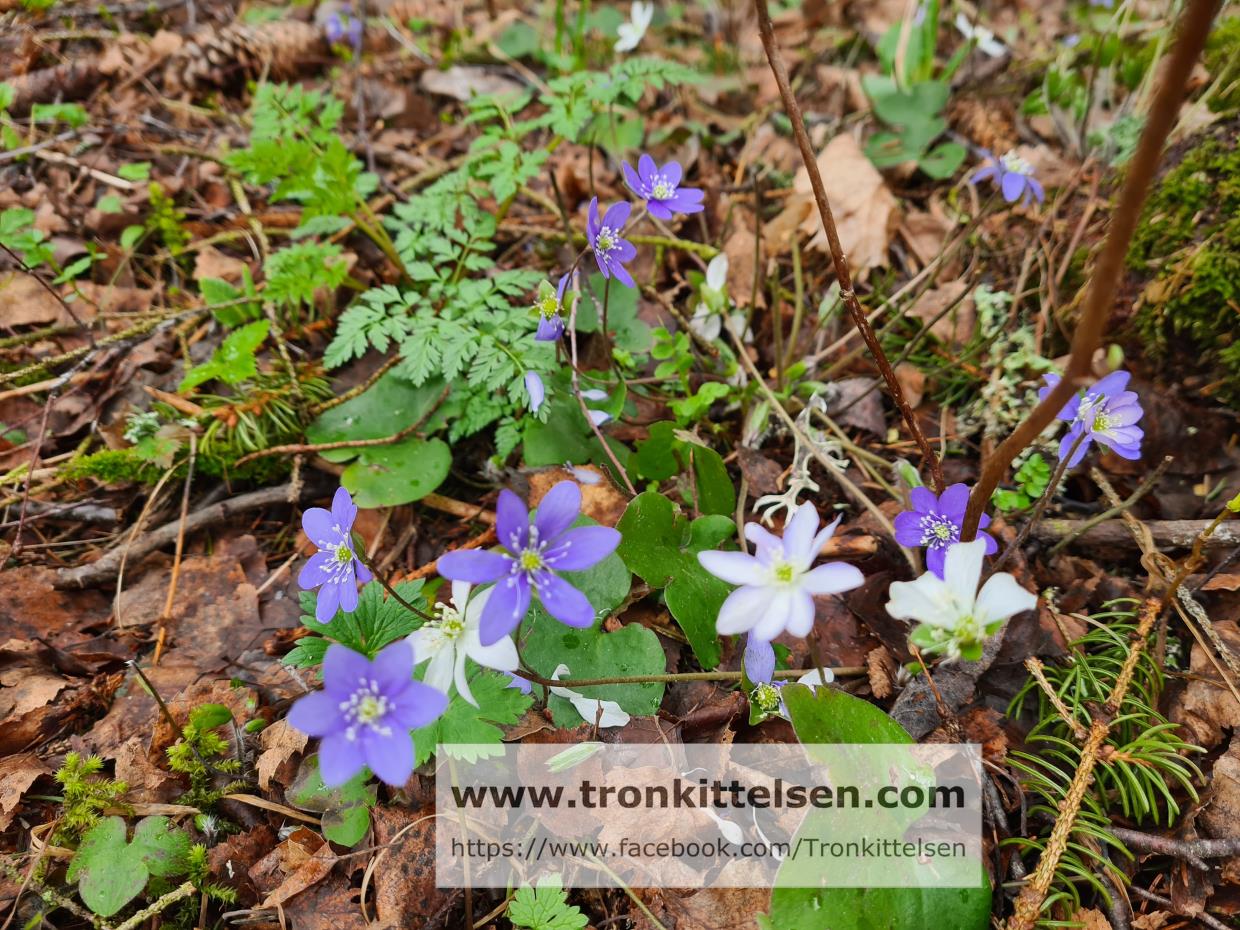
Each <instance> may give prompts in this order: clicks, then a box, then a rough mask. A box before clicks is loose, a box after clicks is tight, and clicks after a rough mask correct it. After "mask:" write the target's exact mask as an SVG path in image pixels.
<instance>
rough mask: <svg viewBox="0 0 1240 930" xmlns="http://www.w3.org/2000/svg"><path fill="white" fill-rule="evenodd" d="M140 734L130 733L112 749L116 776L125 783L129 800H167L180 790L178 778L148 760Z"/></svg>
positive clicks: (148, 755) (181, 789) (144, 738)
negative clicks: (121, 742)
mask: <svg viewBox="0 0 1240 930" xmlns="http://www.w3.org/2000/svg"><path fill="white" fill-rule="evenodd" d="M147 742H148V740H147V739H146V737H144V736H131V737H130V738H129V739H128V740H126V741H125V742H124V743H123V744H122V745H121V747H120V749H119V750H118V751H117V753H116V777H117V779H118V780H120V781H123V782H124V783H125V784H127V785H128V786H129V794H128V795H127V796H126V797H128V798H129V799H130V800H132V801H140V802H163V801H171V800H172V799H173V798H174V797H176V796H177V795H179V794H181V793H182V792H183V790H184V789H183V787H182V785H181V783H180V779H179V778H177V777H176V776H175V775H173V774H172V773H171V772H167V771H165V770H163V769H161V768H160V767H159V766H158V765H156V764H155V763H154V762H152V761H151V757H150V753H149V752H148V750H147Z"/></svg>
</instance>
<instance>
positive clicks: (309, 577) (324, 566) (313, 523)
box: [297, 488, 372, 623]
mask: <svg viewBox="0 0 1240 930" xmlns="http://www.w3.org/2000/svg"><path fill="white" fill-rule="evenodd" d="M355 519H357V505H356V504H354V503H353V498H352V497H350V496H349V492H348V491H346V490H345V489H344V488H337V489H336V496H335V497H334V498H332V509H331V510H324V509H323V508H322V507H311V508H310V509H309V510H307V511H306V512H305V513H304V514H302V517H301V528H302V529H303V530H304V531H305V533H306V536H308V537H309V539H310V541H311V542H312V543H314V544H315V546H317V547H318V550H319V551H318V552H316V553H315V554H314V555H312V556H310V560H309V561H308V562H306V564H305V565H304V566H303V567H302V569H301V574H299V575H298V576H297V583H298V584H299V585H301V587H303V588H305V589H306V590H310V589H311V588H318V589H319V596H318V600H317V602H316V603H315V607H314V619H316V620H318V621H319V623H330V622H331V619H332V617H334V616H336V609H337V608H339V609H340V610H343V611H344V612H345V613H347V614H349V613H352V612H353V611H355V610H357V585H358V582H361V583H362V584H365V583H366V582H368V581H370V579H371V577H372V576H371V574H370V570H369V569H368V568H366V566H365V565H363V564H362V563H361V561H360V560H359V559H358V557H357V551H356V550H355V549H354V548H353V521H354V520H355Z"/></svg>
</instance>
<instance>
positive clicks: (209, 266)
mask: <svg viewBox="0 0 1240 930" xmlns="http://www.w3.org/2000/svg"><path fill="white" fill-rule="evenodd" d="M246 267H247V266H246V263H245V262H243V261H242V260H241V259H239V258H233V257H232V256H231V255H225V254H224V253H223V252H221V251H220V250H219V249H217V248H216V247H215V246H213V245H208V246H205V247H203V248H201V249H199V250H198V256H197V257H196V258H195V259H194V280H195V281H201V280H202V279H203V278H219V279H220V280H221V281H227V282H229V283H230V284H238V283H240V281H241V275H242V272H244V271H245V269H246Z"/></svg>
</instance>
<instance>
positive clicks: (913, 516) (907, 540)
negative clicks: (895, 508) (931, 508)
mask: <svg viewBox="0 0 1240 930" xmlns="http://www.w3.org/2000/svg"><path fill="white" fill-rule="evenodd" d="M923 518H924V514H921V513H918V512H917V511H916V510H905V511H903V512H902V513H898V514H896V518H895V519H894V520H892V521H891V526H892V528H893V529H894V530H895V531H896V533H895V536H896V542H898V543H899V544H900V545H901V546H913V547H916V546H920V545H921V537H922V532H921V521H922V519H923Z"/></svg>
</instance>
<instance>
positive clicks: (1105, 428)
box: [1038, 371, 1145, 468]
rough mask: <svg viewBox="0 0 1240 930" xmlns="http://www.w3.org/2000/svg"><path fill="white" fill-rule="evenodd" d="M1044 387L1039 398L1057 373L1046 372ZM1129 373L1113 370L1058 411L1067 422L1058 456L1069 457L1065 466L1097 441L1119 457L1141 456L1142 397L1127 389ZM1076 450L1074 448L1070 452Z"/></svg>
mask: <svg viewBox="0 0 1240 930" xmlns="http://www.w3.org/2000/svg"><path fill="white" fill-rule="evenodd" d="M1044 377H1045V379H1046V386H1045V387H1043V388H1041V389H1039V390H1038V399H1039V400H1045V399H1046V395H1047V394H1049V393H1050V392H1051V389H1052V388H1054V387H1055V385H1057V384H1058V383H1059V381H1060V378H1059V375H1045V376H1044ZM1131 377H1132V376H1131V375H1130V374H1129V373H1128V372H1126V371H1113V372H1111V374H1109V375H1107V376H1106V377H1105V378H1102V379H1101V380H1099V381H1098V382H1097V383H1095V384H1094V385H1093V386H1092V387H1090V388H1087V389H1086V390H1084V391H1081V392H1080V393H1079V394H1077V396H1076V397H1074V398H1073V399H1072V400H1070V401H1068V403H1067V404H1065V405H1064V408H1063V409H1062V410H1061V411H1059V414H1058V417H1057V418H1058V419H1060V420H1063V421H1064V422H1066V423H1068V424H1069V426H1068V432H1067V433H1065V434H1064V437H1063V439H1061V440H1060V441H1059V458H1060V460H1061V461H1062V460H1063V459H1065V458H1068V457H1069V456H1071V457H1070V458H1068V467H1069V468H1071V467H1072V466H1074V465H1077V464H1079V463H1080V461H1081V459H1083V458H1085V453H1086V452H1088V451H1089V446H1090V443H1092V442H1095V441H1097V442H1098V443H1100V444H1101V445H1103V446H1106V447H1107V448H1108V449H1110V450H1111V451H1112V452H1114V453H1115V454H1116V455H1118V456H1119V457H1120V458H1125V459H1139V458H1141V440H1142V439H1143V438H1144V436H1145V432H1144V430H1142V429H1141V427H1139V426H1137V425H1136V424H1137V421H1138V420H1140V419H1141V417H1142V416H1144V415H1145V411H1144V410H1142V409H1141V399H1140V398H1139V397H1138V396H1137V393H1136V392H1135V391H1130V390H1128V380H1129V379H1130V378H1131ZM1074 449H1075V451H1073V450H1074Z"/></svg>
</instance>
